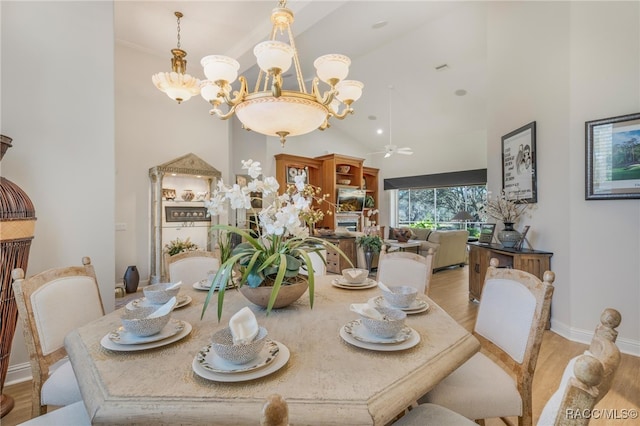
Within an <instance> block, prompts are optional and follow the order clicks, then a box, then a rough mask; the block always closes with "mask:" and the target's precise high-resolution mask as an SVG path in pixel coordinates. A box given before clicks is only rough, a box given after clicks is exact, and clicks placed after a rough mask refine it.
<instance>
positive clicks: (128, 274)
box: [123, 266, 140, 293]
mask: <svg viewBox="0 0 640 426" xmlns="http://www.w3.org/2000/svg"><path fill="white" fill-rule="evenodd" d="M123 281H124V288H125V290H126V291H127V293H135V292H136V291H137V290H138V283H139V282H140V275H139V274H138V268H136V267H135V266H129V267H127V270H126V271H125V273H124V278H123Z"/></svg>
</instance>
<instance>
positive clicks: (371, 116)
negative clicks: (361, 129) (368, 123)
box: [367, 115, 378, 120]
mask: <svg viewBox="0 0 640 426" xmlns="http://www.w3.org/2000/svg"><path fill="white" fill-rule="evenodd" d="M367 118H368V119H369V120H377V119H378V117H376V116H375V115H370V116H368V117H367Z"/></svg>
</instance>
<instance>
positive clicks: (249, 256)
mask: <svg viewBox="0 0 640 426" xmlns="http://www.w3.org/2000/svg"><path fill="white" fill-rule="evenodd" d="M242 169H243V170H247V174H248V175H249V176H250V177H251V179H252V180H251V181H250V182H248V183H247V186H242V187H241V186H240V185H238V184H234V185H232V186H227V185H225V184H224V182H223V181H222V180H220V182H219V183H218V185H217V188H216V190H215V191H214V192H213V194H212V197H211V199H210V200H208V201H206V202H205V206H206V207H207V210H208V211H209V214H211V215H213V216H216V215H220V214H221V213H224V212H226V209H227V206H229V207H231V208H232V209H253V207H252V206H251V193H256V192H259V193H261V195H262V199H263V200H265V199H266V198H267V197H269V198H272V199H273V202H272V203H271V204H269V205H266V206H264V205H263V208H262V210H261V211H260V212H257V216H258V229H257V236H256V235H255V234H252V231H250V230H247V229H240V228H238V227H235V226H229V225H214V226H213V229H214V230H224V231H226V232H228V233H235V234H238V235H240V236H242V237H243V238H244V240H245V242H243V243H241V244H239V245H238V246H236V247H235V248H234V249H233V251H232V252H231V255H230V257H229V258H228V259H227V260H226V261H225V262H223V263H222V265H220V269H219V270H218V272H217V273H216V276H215V277H214V279H213V283H212V285H211V290H209V294H208V295H207V298H206V300H205V303H204V306H203V309H202V315H204V311H205V310H206V308H207V306H208V304H209V299H210V297H211V296H212V294H213V291H214V289H217V288H219V289H220V290H219V295H218V320H219V319H220V317H221V315H222V303H223V300H224V290H225V288H226V285H227V283H228V282H229V280H230V279H231V277H232V270H233V268H234V267H235V266H236V265H238V266H239V269H240V271H241V272H242V276H241V278H240V281H239V283H238V285H239V286H242V285H244V284H247V285H248V286H250V287H258V286H260V285H267V284H266V283H268V284H269V285H270V284H271V283H273V290H272V291H271V297H270V299H269V304H268V306H267V312H270V311H271V308H272V307H273V303H274V302H275V299H276V296H277V295H278V291H279V289H280V287H281V286H282V285H287V284H288V280H289V279H293V278H294V277H296V276H297V275H298V273H299V271H300V268H301V267H303V268H305V269H306V270H307V273H308V281H309V300H310V304H311V307H313V295H314V291H313V289H314V271H313V265H312V263H311V259H310V258H309V254H310V253H313V252H315V253H317V252H319V251H320V250H323V249H325V248H332V249H335V250H336V251H338V253H340V254H341V255H342V256H344V257H345V259H347V260H348V258H347V257H346V255H345V254H344V253H343V252H342V251H341V250H340V249H338V248H337V247H335V246H334V245H333V244H331V243H329V242H327V241H326V240H323V239H320V238H315V237H313V236H310V234H309V228H308V227H307V226H306V225H305V221H306V222H307V223H308V222H309V220H310V218H317V217H318V214H317V212H318V211H317V210H316V209H315V208H314V207H313V202H314V200H316V201H319V202H321V201H323V200H324V197H323V198H318V197H317V194H319V192H320V190H319V188H314V187H312V186H311V185H309V184H307V183H306V176H305V175H304V174H302V175H298V176H296V177H295V183H294V184H293V185H289V187H288V188H287V189H286V191H284V193H282V194H278V190H279V189H280V185H279V184H278V181H277V180H276V179H275V178H274V177H265V178H264V179H262V180H260V179H259V177H260V175H261V173H262V168H261V167H260V163H259V162H257V161H253V160H246V161H242ZM254 211H255V210H254ZM349 263H350V262H349ZM267 278H268V279H267Z"/></svg>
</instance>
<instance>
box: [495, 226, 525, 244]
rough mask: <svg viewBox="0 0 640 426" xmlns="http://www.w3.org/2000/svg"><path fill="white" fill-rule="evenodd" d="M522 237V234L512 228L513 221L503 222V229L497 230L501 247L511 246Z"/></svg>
mask: <svg viewBox="0 0 640 426" xmlns="http://www.w3.org/2000/svg"><path fill="white" fill-rule="evenodd" d="M521 238H522V234H520V232H518V231H516V230H515V229H514V228H513V222H505V223H504V229H503V230H501V231H498V240H499V241H500V243H501V244H502V246H503V247H506V248H513V247H515V246H516V245H517V244H518V243H519V242H520V239H521Z"/></svg>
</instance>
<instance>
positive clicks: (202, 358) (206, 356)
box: [196, 340, 280, 374]
mask: <svg viewBox="0 0 640 426" xmlns="http://www.w3.org/2000/svg"><path fill="white" fill-rule="evenodd" d="M279 353H280V348H279V347H278V344H277V343H276V342H274V341H273V340H267V341H266V342H265V345H264V347H263V348H262V350H261V351H260V353H259V354H258V356H257V357H256V358H255V359H252V360H251V361H249V362H247V363H245V364H233V363H231V362H229V361H227V360H224V359H222V358H220V357H219V356H218V354H216V352H215V351H214V350H213V349H212V348H211V344H208V345H207V346H205V347H204V348H202V349H201V350H200V352H198V353H197V354H196V359H197V360H198V362H199V363H200V366H202V368H204V369H205V370H207V371H212V372H214V373H223V374H235V373H242V372H244V371H252V370H257V369H258V368H262V367H264V366H266V365H269V364H271V363H272V362H273V361H274V360H275V359H276V358H277V357H278V354H279Z"/></svg>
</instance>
